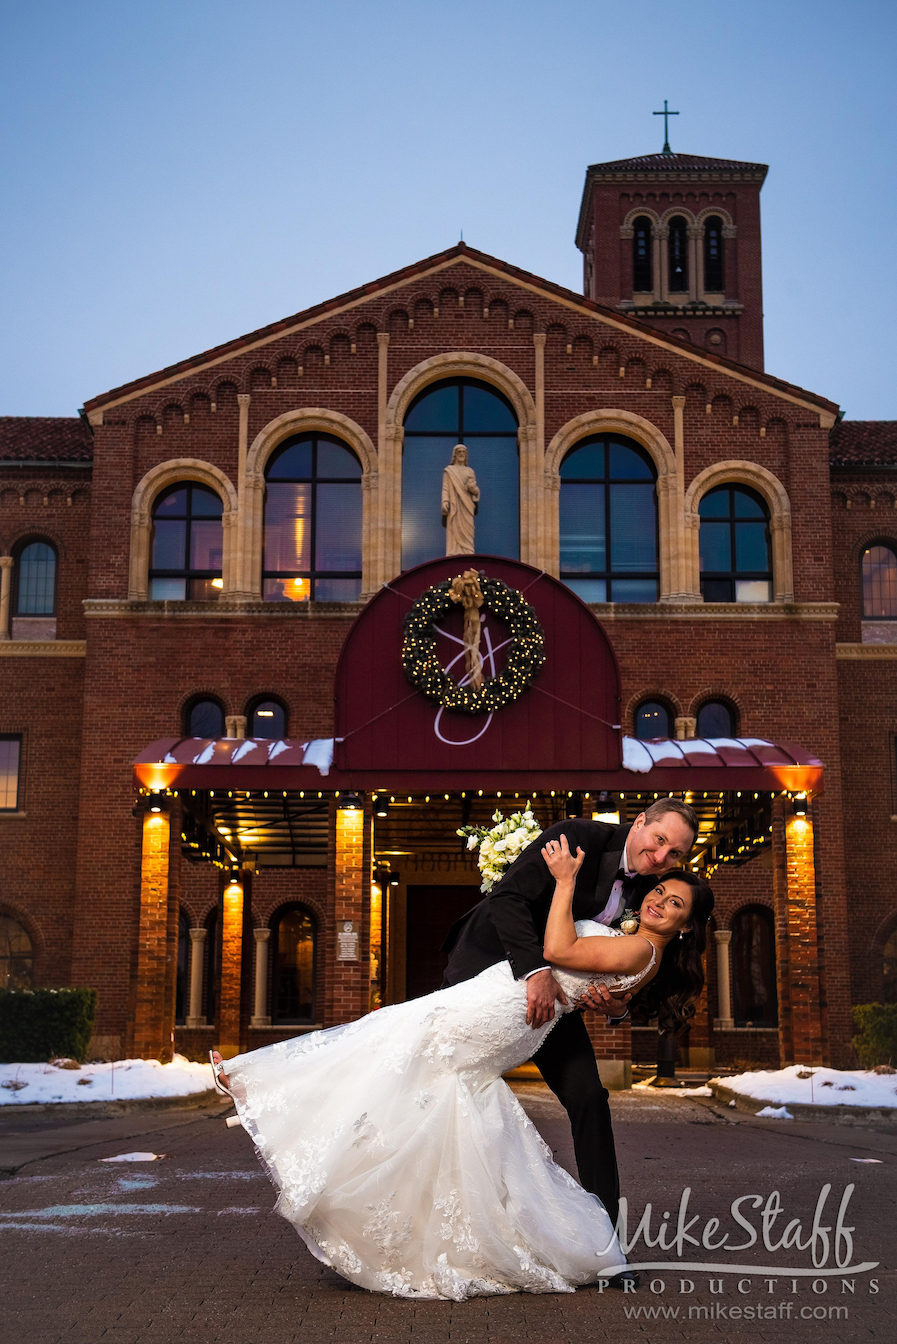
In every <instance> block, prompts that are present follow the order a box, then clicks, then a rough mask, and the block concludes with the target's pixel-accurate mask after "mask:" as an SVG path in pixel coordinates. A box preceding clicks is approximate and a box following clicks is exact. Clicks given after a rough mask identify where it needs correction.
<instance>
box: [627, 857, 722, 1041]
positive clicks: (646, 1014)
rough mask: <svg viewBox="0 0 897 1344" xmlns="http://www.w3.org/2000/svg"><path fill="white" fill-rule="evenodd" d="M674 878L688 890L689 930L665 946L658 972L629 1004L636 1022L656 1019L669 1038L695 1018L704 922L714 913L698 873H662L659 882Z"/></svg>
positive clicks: (706, 885) (701, 974) (701, 980)
mask: <svg viewBox="0 0 897 1344" xmlns="http://www.w3.org/2000/svg"><path fill="white" fill-rule="evenodd" d="M673 878H675V880H676V881H677V882H681V883H682V884H683V886H686V887H690V888H691V915H690V917H689V918H690V922H691V928H690V929H689V931H688V932H687V933H685V934H684V936H683V937H681V938H680V937H678V935H677V937H675V938H673V939H671V940H670V942H669V943H667V945H666V947H665V948H664V951H663V956H662V957H661V959H660V969H659V970H658V972H657V974H656V975H655V977H654V979H653V980H651V981H650V982H649V983H648V984H647V985H646V986H645V988H644V989H643V990H642V991H641V993H640V994H637V995H636V997H635V999H634V1000H633V1003H632V1016H633V1019H634V1020H635V1021H641V1022H645V1021H647V1020H648V1019H649V1018H654V1017H656V1018H657V1025H658V1028H659V1029H660V1031H661V1032H663V1034H664V1035H672V1034H674V1033H675V1032H678V1031H681V1030H682V1028H683V1027H685V1026H687V1025H688V1023H689V1022H690V1020H691V1019H692V1018H693V1017H694V1015H695V1002H696V1000H697V999H698V998H700V995H701V990H702V989H703V988H704V964H703V962H702V960H701V957H702V954H703V952H704V949H705V948H706V946H707V921H708V920H709V918H710V916H711V914H712V912H713V892H712V891H711V889H710V885H709V883H707V882H705V881H704V879H703V877H699V876H698V874H697V873H689V872H685V871H684V870H680V869H674V870H673V872H670V873H664V875H663V878H662V881H664V882H669V881H671V880H672V879H673Z"/></svg>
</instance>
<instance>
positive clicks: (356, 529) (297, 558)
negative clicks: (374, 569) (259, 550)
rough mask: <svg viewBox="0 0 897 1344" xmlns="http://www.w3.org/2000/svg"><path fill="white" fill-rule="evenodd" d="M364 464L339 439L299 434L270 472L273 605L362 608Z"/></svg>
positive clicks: (268, 552) (267, 577)
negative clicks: (359, 602) (350, 605)
mask: <svg viewBox="0 0 897 1344" xmlns="http://www.w3.org/2000/svg"><path fill="white" fill-rule="evenodd" d="M361 475H362V472H361V463H360V462H359V461H358V458H357V457H356V456H355V454H354V453H353V452H352V451H351V449H349V448H347V447H346V445H345V444H344V443H341V442H340V440H339V439H334V438H331V437H330V436H329V435H327V434H297V435H295V436H294V437H293V438H291V439H287V441H286V443H284V444H282V445H281V447H280V448H279V449H278V450H277V452H276V453H274V455H273V456H272V457H271V459H270V461H269V463H268V466H267V469H266V471H265V480H266V488H265V559H264V570H263V576H262V583H263V589H262V591H263V596H264V599H265V601H266V602H308V601H309V599H314V601H316V602H354V601H356V599H357V598H358V596H359V594H360V592H361Z"/></svg>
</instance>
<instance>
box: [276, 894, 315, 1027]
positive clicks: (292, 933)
mask: <svg viewBox="0 0 897 1344" xmlns="http://www.w3.org/2000/svg"><path fill="white" fill-rule="evenodd" d="M316 941H317V939H316V930H315V921H314V919H313V918H312V916H311V915H310V914H309V912H308V911H307V910H301V909H298V908H296V907H294V908H292V909H290V910H285V911H284V912H283V914H282V915H281V916H280V918H279V919H278V921H277V925H276V929H275V934H274V983H273V993H272V1013H271V1017H272V1020H273V1021H274V1022H283V1023H289V1022H314V1020H315V944H316Z"/></svg>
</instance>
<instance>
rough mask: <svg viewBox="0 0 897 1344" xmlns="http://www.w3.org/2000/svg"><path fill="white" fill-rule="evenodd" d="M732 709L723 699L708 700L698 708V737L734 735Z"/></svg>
mask: <svg viewBox="0 0 897 1344" xmlns="http://www.w3.org/2000/svg"><path fill="white" fill-rule="evenodd" d="M734 736H735V722H734V719H733V715H732V711H731V709H730V708H729V706H728V705H726V704H724V703H723V702H722V700H708V701H707V703H706V705H702V706H701V708H700V709H699V710H698V737H734Z"/></svg>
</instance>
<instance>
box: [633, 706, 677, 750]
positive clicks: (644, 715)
mask: <svg viewBox="0 0 897 1344" xmlns="http://www.w3.org/2000/svg"><path fill="white" fill-rule="evenodd" d="M635 735H636V737H637V738H638V739H639V741H640V742H650V741H651V739H652V738H654V737H669V736H670V711H669V710H668V709H667V707H666V705H664V704H662V703H661V701H660V700H647V701H646V702H645V703H644V704H643V705H639V707H638V709H637V710H636V711H635Z"/></svg>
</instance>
